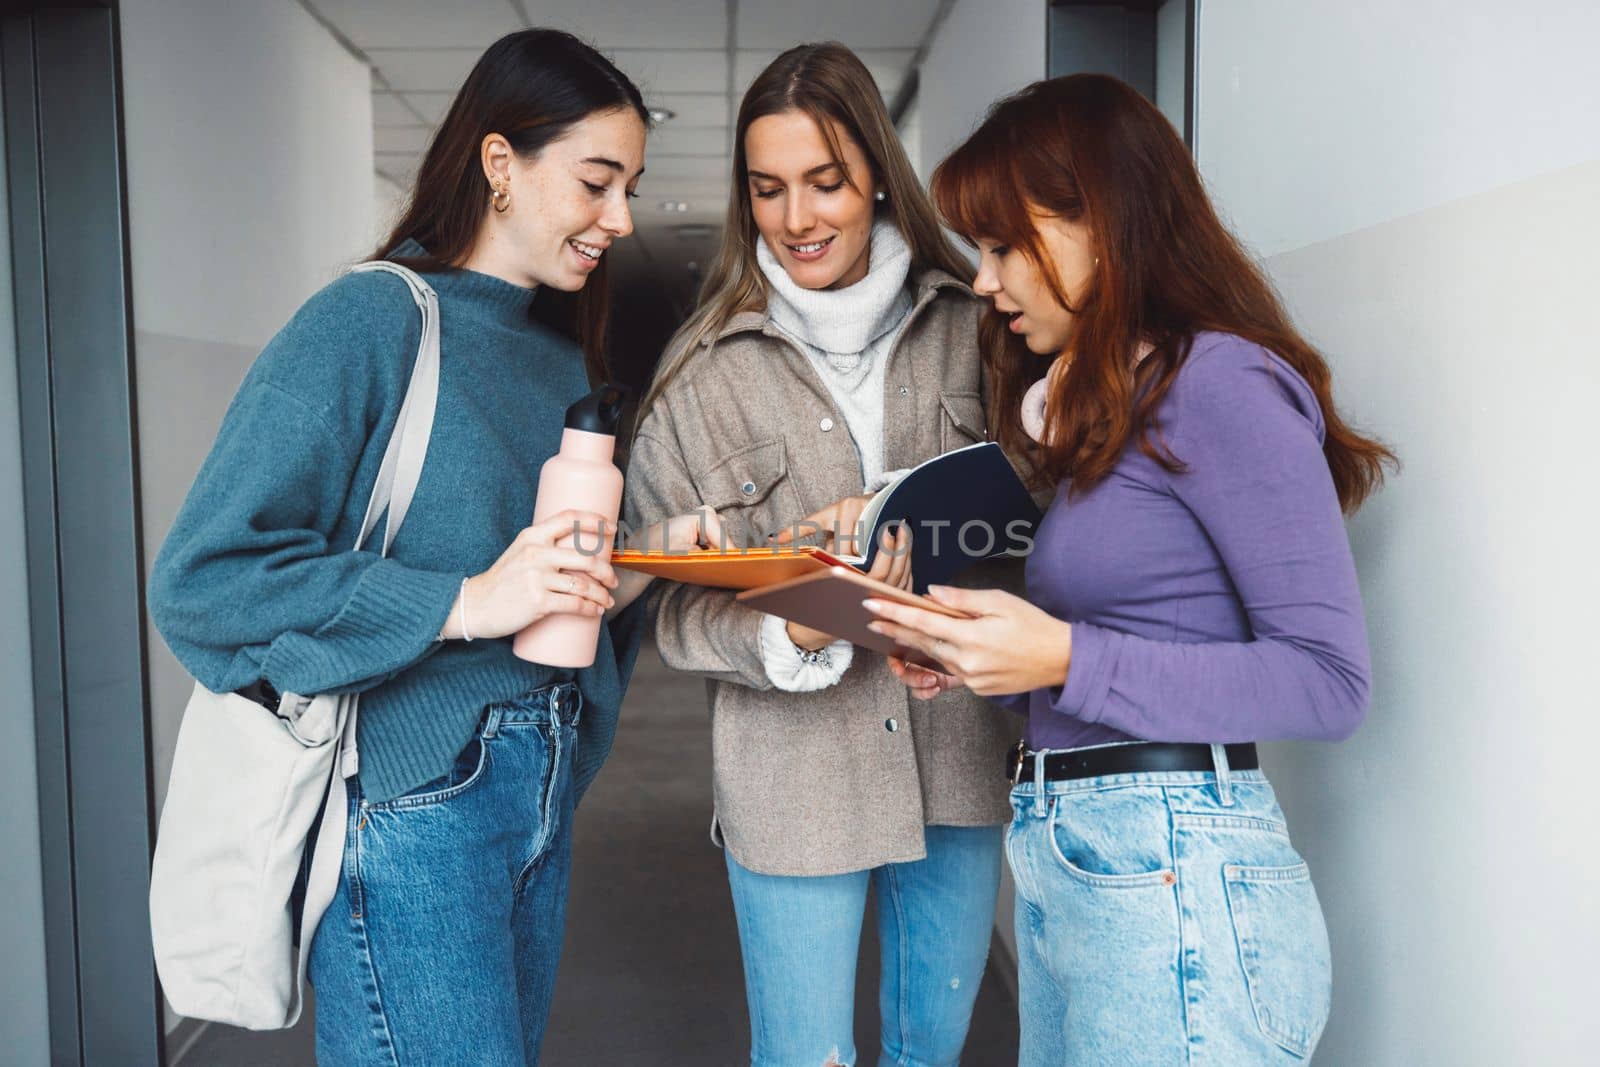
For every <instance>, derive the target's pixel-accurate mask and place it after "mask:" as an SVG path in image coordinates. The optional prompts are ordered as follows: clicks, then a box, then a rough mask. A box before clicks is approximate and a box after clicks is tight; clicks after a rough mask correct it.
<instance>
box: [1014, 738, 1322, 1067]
mask: <svg viewBox="0 0 1600 1067" xmlns="http://www.w3.org/2000/svg"><path fill="white" fill-rule="evenodd" d="M1220 766H1221V767H1222V768H1223V769H1222V772H1221V773H1220V774H1219V773H1214V772H1211V771H1203V772H1188V773H1174V774H1165V773H1164V774H1120V775H1112V776H1108V777H1105V778H1091V779H1082V780H1079V781H1062V782H1046V783H1044V786H1043V789H1040V788H1039V785H1038V783H1036V782H1031V781H1029V780H1028V776H1029V774H1030V773H1032V772H1031V770H1030V768H1031V767H1032V764H1031V762H1030V763H1029V764H1026V765H1025V766H1024V771H1023V781H1022V782H1021V784H1020V785H1019V786H1018V787H1017V788H1016V790H1015V791H1014V792H1013V793H1012V794H1011V806H1012V810H1013V813H1014V818H1013V820H1012V823H1011V829H1010V830H1009V832H1008V833H1007V851H1008V853H1009V856H1010V860H1011V869H1012V872H1013V874H1014V875H1015V877H1016V883H1017V971H1018V973H1017V983H1018V994H1019V1000H1020V1010H1021V1014H1022V1043H1021V1055H1020V1057H1019V1061H1018V1062H1019V1064H1020V1067H1044V1065H1046V1064H1049V1065H1051V1067H1060V1065H1062V1064H1085V1065H1089V1064H1109V1063H1115V1064H1119V1065H1120V1064H1128V1065H1134V1064H1162V1065H1165V1064H1179V1063H1181V1064H1190V1065H1215V1067H1246V1065H1252V1064H1283V1063H1293V1062H1297V1061H1299V1060H1301V1059H1304V1058H1309V1057H1310V1055H1311V1053H1312V1050H1313V1049H1315V1048H1316V1045H1317V1040H1318V1038H1319V1037H1321V1035H1322V1027H1323V1024H1324V1023H1325V1022H1326V1021H1327V1018H1328V1008H1329V1001H1330V996H1331V993H1332V969H1331V965H1330V962H1329V952H1328V932H1327V928H1326V926H1324V924H1323V918H1322V907H1321V905H1320V904H1319V903H1318V901H1317V891H1316V890H1315V889H1314V888H1313V887H1312V885H1311V875H1310V873H1309V872H1308V871H1307V869H1306V865H1305V861H1304V860H1302V859H1301V858H1300V855H1299V853H1297V852H1296V851H1295V849H1294V846H1293V845H1292V844H1290V843H1289V830H1288V826H1287V825H1286V824H1285V823H1284V819H1283V812H1282V811H1280V810H1279V808H1278V802H1277V799H1276V798H1275V797H1274V795H1273V792H1272V786H1271V784H1270V783H1268V781H1267V779H1266V777H1265V776H1264V775H1262V773H1261V772H1260V771H1233V772H1228V771H1227V770H1226V763H1225V761H1224V762H1223V763H1222V764H1221V765H1220Z"/></svg>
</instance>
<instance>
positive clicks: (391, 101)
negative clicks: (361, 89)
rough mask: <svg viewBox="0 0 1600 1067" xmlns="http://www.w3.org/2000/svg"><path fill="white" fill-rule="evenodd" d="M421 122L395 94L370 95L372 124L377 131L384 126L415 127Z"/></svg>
mask: <svg viewBox="0 0 1600 1067" xmlns="http://www.w3.org/2000/svg"><path fill="white" fill-rule="evenodd" d="M421 121H422V120H421V119H419V118H418V117H417V116H416V115H414V114H413V113H412V111H411V109H410V108H408V107H406V106H405V104H404V103H403V102H402V101H401V99H400V97H399V96H397V95H396V94H394V93H373V94H372V124H373V125H374V126H376V127H378V129H380V130H381V129H383V127H385V126H415V125H417V124H418V123H420V122H421Z"/></svg>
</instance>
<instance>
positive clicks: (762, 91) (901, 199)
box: [639, 41, 973, 422]
mask: <svg viewBox="0 0 1600 1067" xmlns="http://www.w3.org/2000/svg"><path fill="white" fill-rule="evenodd" d="M785 111H802V112H804V113H805V114H807V115H809V116H810V117H811V119H812V120H813V121H814V122H816V124H817V128H818V129H819V130H820V131H821V132H822V136H823V139H824V140H825V141H827V143H828V149H829V151H830V152H831V153H832V155H833V161H834V162H835V163H840V164H842V163H843V161H844V154H843V152H842V151H840V146H839V142H838V139H837V138H836V137H835V135H834V128H833V126H832V125H831V123H837V124H838V126H839V128H840V129H842V130H843V131H844V132H845V133H846V134H847V135H848V136H849V137H850V139H851V140H852V141H854V142H855V143H856V144H857V145H858V146H859V147H860V148H861V151H862V153H863V154H864V155H865V156H866V157H867V161H868V162H869V163H870V164H871V166H872V170H873V176H874V177H875V179H876V181H877V185H878V187H879V188H880V189H882V190H883V191H884V192H885V193H886V194H887V196H886V198H885V200H884V201H883V202H882V203H880V204H879V205H878V214H879V216H880V217H887V218H889V219H891V220H892V221H893V222H894V223H895V225H896V226H897V227H898V228H899V230H900V233H901V234H902V235H903V236H904V237H905V240H906V244H907V245H909V246H910V248H911V265H912V270H913V271H916V270H926V269H928V268H930V267H937V268H938V269H940V270H942V271H944V272H946V273H947V274H950V275H953V276H954V277H956V278H958V279H960V280H961V281H964V282H970V281H971V280H972V276H973V271H972V267H971V265H970V264H969V263H968V262H967V261H966V259H965V258H963V257H962V255H961V254H960V253H959V252H957V251H956V249H955V246H954V245H952V244H951V243H950V240H949V238H947V237H946V236H945V234H944V231H943V230H942V229H940V227H939V220H938V217H937V216H936V215H935V214H934V211H933V205H932V204H931V203H930V202H929V200H928V195H927V193H925V192H924V191H923V189H922V185H921V183H920V182H918V181H917V174H916V171H915V170H913V169H912V167H911V161H910V160H909V159H907V158H906V151H905V148H904V147H902V146H901V144H900V137H899V135H898V134H897V133H896V132H895V128H894V123H893V122H892V121H891V120H890V118H889V109H888V108H887V107H885V106H884V103H883V96H882V94H881V93H879V92H878V86H877V83H876V82H874V81H873V80H872V75H871V73H869V72H868V71H867V68H866V65H865V64H863V63H862V62H861V60H860V59H859V58H858V57H857V56H856V54H855V53H854V52H852V51H850V49H848V48H846V47H845V46H844V45H842V44H840V43H839V42H837V41H826V42H823V43H822V44H803V45H798V46H796V47H794V48H791V49H789V50H788V51H787V52H785V53H783V55H781V56H779V57H778V58H777V59H774V60H773V61H772V63H771V64H770V65H768V67H767V69H766V70H764V71H762V72H761V73H760V75H758V76H757V77H756V80H755V81H753V82H751V83H750V88H749V89H748V90H746V91H745V94H744V100H743V102H741V103H740V105H739V118H738V121H737V122H736V123H735V126H734V137H733V188H732V191H731V192H732V195H731V196H729V198H728V216H727V220H726V221H725V222H724V223H723V227H722V245H721V247H720V248H719V249H718V250H717V257H716V260H715V262H713V263H712V265H711V270H710V271H709V272H708V273H707V275H706V280H705V282H704V284H702V285H701V287H700V300H699V304H698V305H697V307H696V308H695V311H694V313H693V314H692V315H690V316H689V319H688V321H687V322H685V323H684V324H683V325H682V326H680V327H679V328H678V331H677V332H676V333H674V334H673V335H672V340H670V341H668V342H667V349H666V352H665V354H664V355H663V356H662V358H661V362H660V364H659V365H658V366H657V368H656V373H655V378H654V380H653V381H652V382H651V383H650V389H649V391H648V392H646V393H645V396H644V400H643V401H642V402H641V403H640V405H639V421H640V422H643V421H644V417H645V415H646V414H647V413H648V412H649V410H650V407H651V405H653V404H654V403H655V401H656V399H657V398H658V397H660V396H661V394H662V393H663V392H664V391H665V390H666V388H667V386H668V385H669V384H671V382H672V380H673V379H674V378H676V377H677V376H678V374H679V373H681V372H682V370H683V368H684V366H685V364H687V363H688V362H689V360H690V358H692V357H693V355H694V353H695V352H696V351H697V350H699V349H700V347H701V346H702V345H704V344H706V342H708V341H709V340H711V339H712V338H713V337H715V336H716V335H717V334H718V333H719V332H721V330H722V328H723V327H724V326H726V325H727V324H728V320H729V319H731V318H733V316H735V315H737V314H739V313H740V312H742V311H760V310H764V309H765V308H766V306H767V282H766V278H765V277H764V276H763V275H762V273H761V268H760V266H759V265H758V264H757V262H756V243H757V242H758V241H760V240H761V235H760V234H759V233H757V231H756V223H755V213H754V211H753V209H752V207H751V203H750V179H749V174H748V171H747V164H746V161H745V151H744V138H745V133H746V132H747V131H748V130H749V129H750V125H751V123H753V122H755V121H756V120H757V119H759V118H765V117H766V116H768V115H778V114H782V113H783V112H785ZM841 169H843V168H841ZM844 175H845V181H847V182H849V183H850V187H851V188H852V189H855V190H857V191H858V192H859V191H860V188H861V187H860V186H859V185H857V184H856V181H855V177H854V176H853V175H851V174H850V173H849V171H848V170H845V171H844Z"/></svg>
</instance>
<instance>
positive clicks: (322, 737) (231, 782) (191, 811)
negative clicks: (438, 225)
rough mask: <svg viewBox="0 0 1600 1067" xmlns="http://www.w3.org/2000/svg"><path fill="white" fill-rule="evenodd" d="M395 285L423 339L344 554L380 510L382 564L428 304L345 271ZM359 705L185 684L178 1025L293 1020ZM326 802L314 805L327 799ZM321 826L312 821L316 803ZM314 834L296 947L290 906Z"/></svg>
mask: <svg viewBox="0 0 1600 1067" xmlns="http://www.w3.org/2000/svg"><path fill="white" fill-rule="evenodd" d="M351 269H352V270H355V271H367V270H382V271H388V272H389V273H391V274H396V275H399V276H400V277H401V278H403V279H405V281H406V283H407V284H408V285H409V286H410V287H411V295H412V297H413V298H414V299H415V300H416V302H417V306H418V307H419V308H421V309H422V344H421V345H420V346H419V348H418V351H417V361H416V365H415V367H414V368H413V370H412V372H411V382H410V385H409V386H408V387H407V389H406V396H405V401H404V402H403V403H402V404H401V406H400V415H399V418H398V421H397V422H396V423H395V428H394V433H393V434H392V435H391V436H390V438H389V443H388V447H387V448H386V450H385V451H384V454H383V464H382V466H381V467H380V469H379V471H378V478H377V482H376V483H375V484H374V486H373V489H372V497H371V499H370V500H369V501H368V503H367V511H366V516H365V518H364V519H363V521H362V523H361V532H360V534H359V535H358V536H357V538H356V543H355V548H356V549H357V550H359V549H360V548H361V547H362V546H363V545H365V544H366V542H367V538H368V537H369V536H370V535H371V534H372V532H373V530H374V529H375V528H376V526H377V523H378V518H379V516H380V515H382V514H383V513H384V512H385V510H387V512H388V515H389V518H388V522H387V523H385V525H384V531H383V555H385V556H387V555H388V554H389V546H390V545H391V544H392V543H393V541H394V536H395V532H396V531H398V530H399V529H400V524H401V523H402V522H403V521H405V516H406V510H407V509H408V508H409V507H410V505H411V498H412V496H413V494H415V492H416V488H417V480H418V479H419V478H420V477H421V475H422V462H423V458H424V457H425V456H426V455H427V451H428V437H429V434H430V433H431V432H432V429H433V411H434V406H435V404H436V403H437V400H438V393H439V299H438V297H437V296H436V295H435V293H434V291H433V290H432V289H431V288H430V287H429V286H428V284H427V283H426V282H424V281H423V280H422V279H421V278H419V277H418V276H417V275H416V274H414V273H413V272H411V271H409V270H407V269H406V268H404V267H401V266H399V265H397V264H394V263H388V262H382V261H375V262H370V263H361V264H358V265H356V266H355V267H353V268H351ZM356 703H357V697H356V695H354V694H351V695H347V696H333V695H323V696H312V697H306V696H299V695H295V694H290V693H285V694H283V697H282V700H281V701H280V703H279V706H278V709H277V710H276V711H273V710H270V709H268V708H267V707H266V706H265V705H263V704H260V703H257V702H256V701H255V700H252V699H250V698H248V697H245V696H241V695H240V694H238V693H213V692H211V691H210V690H208V689H206V688H205V687H204V686H201V685H196V686H195V687H194V694H193V695H192V696H191V697H190V698H189V704H188V707H187V708H186V709H185V710H184V713H183V722H182V725H181V726H180V727H179V729H178V747H177V752H176V754H175V756H174V758H173V763H172V777H171V779H170V780H169V784H168V786H167V798H166V803H165V804H164V805H163V806H162V809H161V826H160V830H159V832H158V834H157V837H156V852H155V863H154V867H153V868H152V870H151V873H150V930H151V934H152V936H153V939H154V944H155V955H156V970H157V972H158V973H159V974H160V976H161V984H162V987H163V989H164V990H165V992H166V995H167V999H168V1000H170V1001H171V1002H172V1006H173V1007H174V1008H175V1009H177V1011H178V1012H179V1013H180V1014H182V1015H187V1016H191V1017H194V1018H198V1019H210V1020H213V1021H216V1022H223V1023H228V1024H230V1025H233V1026H243V1027H248V1028H249V1029H252V1030H277V1029H282V1028H284V1027H289V1026H293V1025H294V1024H295V1023H296V1022H297V1021H298V1020H299V1018H300V1010H301V1007H302V1001H303V995H302V987H303V986H304V984H305V976H306V957H307V956H309V955H310V953H311V941H312V938H313V936H314V935H315V934H316V930H317V923H318V922H319V921H320V920H321V918H322V914H323V912H325V911H326V910H327V908H328V904H329V902H330V901H331V900H332V899H333V896H334V892H335V890H336V889H337V887H338V878H339V871H340V867H341V861H342V858H343V853H344V833H345V824H346V821H347V818H346V817H347V814H348V812H347V808H346V802H345V789H344V784H345V779H346V778H349V777H350V776H351V775H353V774H355V773H356V769H357V756H356V741H355V739H356ZM324 801H326V803H324ZM319 806H321V807H322V808H323V814H322V820H321V824H320V825H317V826H313V823H314V822H315V821H316V816H317V809H318V807H319ZM313 834H315V837H316V845H315V849H314V851H313V854H312V863H311V870H310V875H309V878H308V881H307V889H306V896H305V905H304V908H303V909H302V913H301V918H300V930H299V935H300V939H299V951H298V952H297V951H296V950H295V944H294V932H295V931H294V929H293V916H292V912H291V901H290V897H291V894H292V893H293V890H294V885H295V880H296V878H297V877H298V875H299V872H300V865H301V862H302V860H303V858H304V853H305V850H306V848H307V847H308V846H310V844H311V838H312V835H313Z"/></svg>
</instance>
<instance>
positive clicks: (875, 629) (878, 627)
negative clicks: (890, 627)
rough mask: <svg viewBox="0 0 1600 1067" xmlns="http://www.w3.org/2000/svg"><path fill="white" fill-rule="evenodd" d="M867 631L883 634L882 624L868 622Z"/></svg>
mask: <svg viewBox="0 0 1600 1067" xmlns="http://www.w3.org/2000/svg"><path fill="white" fill-rule="evenodd" d="M867 629H869V630H871V631H872V632H873V633H875V634H881V633H883V623H881V622H869V623H867Z"/></svg>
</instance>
